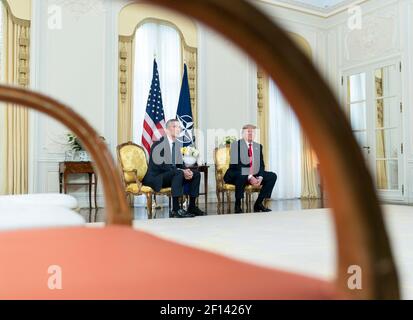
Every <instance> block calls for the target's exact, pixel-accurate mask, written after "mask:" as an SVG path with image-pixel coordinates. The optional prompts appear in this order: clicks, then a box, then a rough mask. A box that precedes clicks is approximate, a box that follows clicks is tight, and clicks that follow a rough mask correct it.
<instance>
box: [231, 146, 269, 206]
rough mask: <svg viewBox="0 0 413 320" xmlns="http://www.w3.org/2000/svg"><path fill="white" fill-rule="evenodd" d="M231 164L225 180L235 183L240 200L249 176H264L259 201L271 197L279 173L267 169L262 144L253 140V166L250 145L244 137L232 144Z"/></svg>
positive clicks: (237, 197) (237, 196) (237, 198)
mask: <svg viewBox="0 0 413 320" xmlns="http://www.w3.org/2000/svg"><path fill="white" fill-rule="evenodd" d="M230 155H231V159H230V166H229V168H228V170H227V172H226V173H225V176H224V181H225V182H226V183H229V184H234V185H235V198H236V200H237V201H240V200H241V199H242V198H244V188H245V186H246V185H247V184H249V182H248V176H249V175H250V174H252V175H253V176H254V177H260V176H261V177H262V178H263V180H262V183H261V185H262V188H261V191H260V193H259V195H258V200H257V202H262V200H264V199H266V198H271V194H272V190H273V189H274V186H275V182H276V181H277V175H276V174H275V173H273V172H268V171H265V164H264V156H263V153H262V145H261V144H259V143H256V142H252V158H253V161H252V167H251V166H250V157H249V146H248V145H247V143H246V141H245V140H244V139H241V140H238V141H236V142H234V143H232V144H231V154H230Z"/></svg>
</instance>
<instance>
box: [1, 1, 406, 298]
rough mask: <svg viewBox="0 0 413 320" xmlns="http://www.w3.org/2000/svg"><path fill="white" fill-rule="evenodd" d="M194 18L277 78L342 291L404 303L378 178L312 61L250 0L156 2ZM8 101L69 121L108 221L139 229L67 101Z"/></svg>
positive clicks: (101, 152) (18, 97)
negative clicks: (317, 189)
mask: <svg viewBox="0 0 413 320" xmlns="http://www.w3.org/2000/svg"><path fill="white" fill-rule="evenodd" d="M151 2H152V3H154V4H159V5H162V6H165V7H169V8H171V9H175V10H178V11H180V12H181V13H183V14H188V15H190V16H192V17H194V18H196V19H198V20H200V21H202V22H204V23H206V24H207V25H209V26H210V27H212V28H214V29H216V30H217V31H219V32H220V33H221V34H223V35H224V36H226V37H227V38H228V39H230V40H232V41H233V42H234V43H235V44H237V45H238V46H239V47H240V48H241V49H243V50H244V51H245V52H246V53H247V54H249V55H250V56H251V57H252V58H254V59H255V61H256V62H257V63H258V64H259V65H261V66H262V67H263V68H264V70H265V71H266V72H267V73H268V74H269V75H270V76H271V77H272V78H273V79H274V80H275V81H276V83H277V85H278V86H279V88H280V89H281V91H282V92H283V94H284V95H285V97H286V98H287V100H288V101H289V103H290V104H291V105H292V107H293V108H294V110H295V112H296V114H297V116H298V118H299V120H300V123H301V125H302V127H303V129H304V131H305V132H306V134H307V135H308V137H309V139H310V142H311V144H312V145H313V146H314V148H315V151H316V153H317V155H318V157H319V159H320V163H321V166H322V173H323V175H324V178H325V184H326V187H327V189H328V192H329V195H330V201H331V204H332V205H333V208H334V222H335V228H336V234H337V248H338V263H337V280H336V281H337V283H336V284H337V290H338V292H339V293H341V294H344V295H346V296H348V297H351V298H361V299H397V298H399V287H398V279H397V272H396V268H395V264H394V260H393V257H392V253H391V250H390V245H389V240H388V237H387V234H386V230H385V226H384V222H383V217H382V213H381V209H380V206H379V203H378V199H377V196H376V191H375V188H374V185H373V182H372V179H371V177H370V175H369V173H368V170H367V167H366V165H365V162H364V159H363V157H362V154H361V151H360V150H359V147H358V145H357V142H356V141H355V139H354V137H353V134H352V131H351V128H350V125H349V123H348V121H347V119H346V117H345V115H344V113H343V112H342V110H341V109H340V107H339V104H338V102H337V100H336V98H335V97H334V95H333V94H332V92H331V91H330V90H329V88H328V86H327V85H326V83H325V81H324V80H323V79H322V78H321V76H320V75H319V73H318V72H317V71H316V69H315V68H314V66H313V65H312V63H311V62H310V61H309V59H308V58H307V57H306V56H305V55H304V54H303V53H302V52H301V51H300V50H299V49H298V48H297V47H296V45H295V44H294V43H293V42H292V40H291V39H290V38H289V37H288V36H287V35H286V33H285V32H284V31H283V30H282V29H281V28H280V27H279V26H278V25H277V24H276V23H274V22H273V21H271V20H270V19H269V18H268V17H267V16H266V15H264V14H263V13H262V12H260V11H259V10H258V9H257V8H256V7H254V6H253V5H251V4H249V3H248V2H247V1H245V0H225V1H222V0H152V1H151ZM0 100H1V101H4V102H9V103H15V104H18V105H22V106H26V107H30V108H32V109H35V110H38V111H40V112H43V113H46V114H48V115H49V116H51V117H53V118H54V119H55V120H57V121H60V122H62V123H63V124H65V125H66V126H67V127H68V128H69V129H70V130H72V131H73V132H74V133H75V134H76V135H77V136H78V137H79V139H81V141H82V142H83V145H84V146H85V148H86V149H87V150H88V151H89V152H90V154H91V155H92V157H93V159H94V165H95V166H96V168H97V171H98V173H99V175H100V177H101V179H102V182H103V186H104V194H105V200H106V209H107V211H106V213H107V223H108V224H123V225H131V222H132V217H131V213H130V209H129V206H128V204H127V201H126V197H125V192H124V190H123V187H122V183H121V178H120V177H119V171H118V170H117V169H116V166H115V163H114V161H113V158H112V156H111V154H110V152H109V150H108V149H107V147H106V145H105V144H104V143H103V141H102V139H100V137H99V135H98V134H97V133H96V131H95V130H94V129H93V128H92V127H91V126H90V125H89V124H88V123H87V122H86V121H85V120H84V119H83V118H82V117H80V116H79V115H77V114H76V113H75V112H74V111H73V110H71V109H69V108H67V107H66V106H64V105H63V104H61V103H59V102H57V101H55V100H53V99H51V98H48V97H45V96H43V95H40V94H38V93H33V92H30V91H27V90H24V89H19V88H13V87H7V86H0ZM353 265H357V266H359V267H360V268H361V270H362V281H363V283H362V285H363V289H362V290H351V289H350V288H349V286H348V280H349V279H348V277H349V276H350V275H349V274H348V268H349V267H350V266H353Z"/></svg>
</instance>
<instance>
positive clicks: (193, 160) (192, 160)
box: [183, 156, 196, 167]
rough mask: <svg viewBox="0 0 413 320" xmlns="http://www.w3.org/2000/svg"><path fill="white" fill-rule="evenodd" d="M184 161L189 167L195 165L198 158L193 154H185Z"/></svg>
mask: <svg viewBox="0 0 413 320" xmlns="http://www.w3.org/2000/svg"><path fill="white" fill-rule="evenodd" d="M183 158H184V163H185V165H186V166H187V167H193V166H194V165H195V163H196V158H195V157H193V156H184V157H183Z"/></svg>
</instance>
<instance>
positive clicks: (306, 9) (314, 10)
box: [255, 0, 368, 18]
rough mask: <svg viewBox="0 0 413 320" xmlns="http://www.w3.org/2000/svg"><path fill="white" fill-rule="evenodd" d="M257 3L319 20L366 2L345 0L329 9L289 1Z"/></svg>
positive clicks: (270, 0)
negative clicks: (296, 12) (300, 13)
mask: <svg viewBox="0 0 413 320" xmlns="http://www.w3.org/2000/svg"><path fill="white" fill-rule="evenodd" d="M255 1H257V2H261V3H265V4H269V5H272V6H276V7H281V8H287V9H291V10H295V11H299V12H303V13H307V14H311V15H315V16H317V17H321V18H329V17H331V16H334V15H336V14H339V13H341V12H343V11H346V10H348V8H350V7H352V6H355V5H360V4H362V3H364V2H367V1H368V0H347V1H345V2H344V3H341V4H337V5H335V6H332V7H329V8H320V7H317V6H313V5H309V4H298V3H297V2H294V1H290V0H255Z"/></svg>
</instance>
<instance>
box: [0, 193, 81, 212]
mask: <svg viewBox="0 0 413 320" xmlns="http://www.w3.org/2000/svg"><path fill="white" fill-rule="evenodd" d="M3 204H6V205H9V206H12V205H16V204H17V205H27V206H38V205H40V206H41V205H46V206H59V207H64V208H68V209H73V210H75V209H77V207H78V203H77V200H76V198H74V197H72V196H69V195H67V194H61V193H38V194H23V195H11V196H0V205H3Z"/></svg>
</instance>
